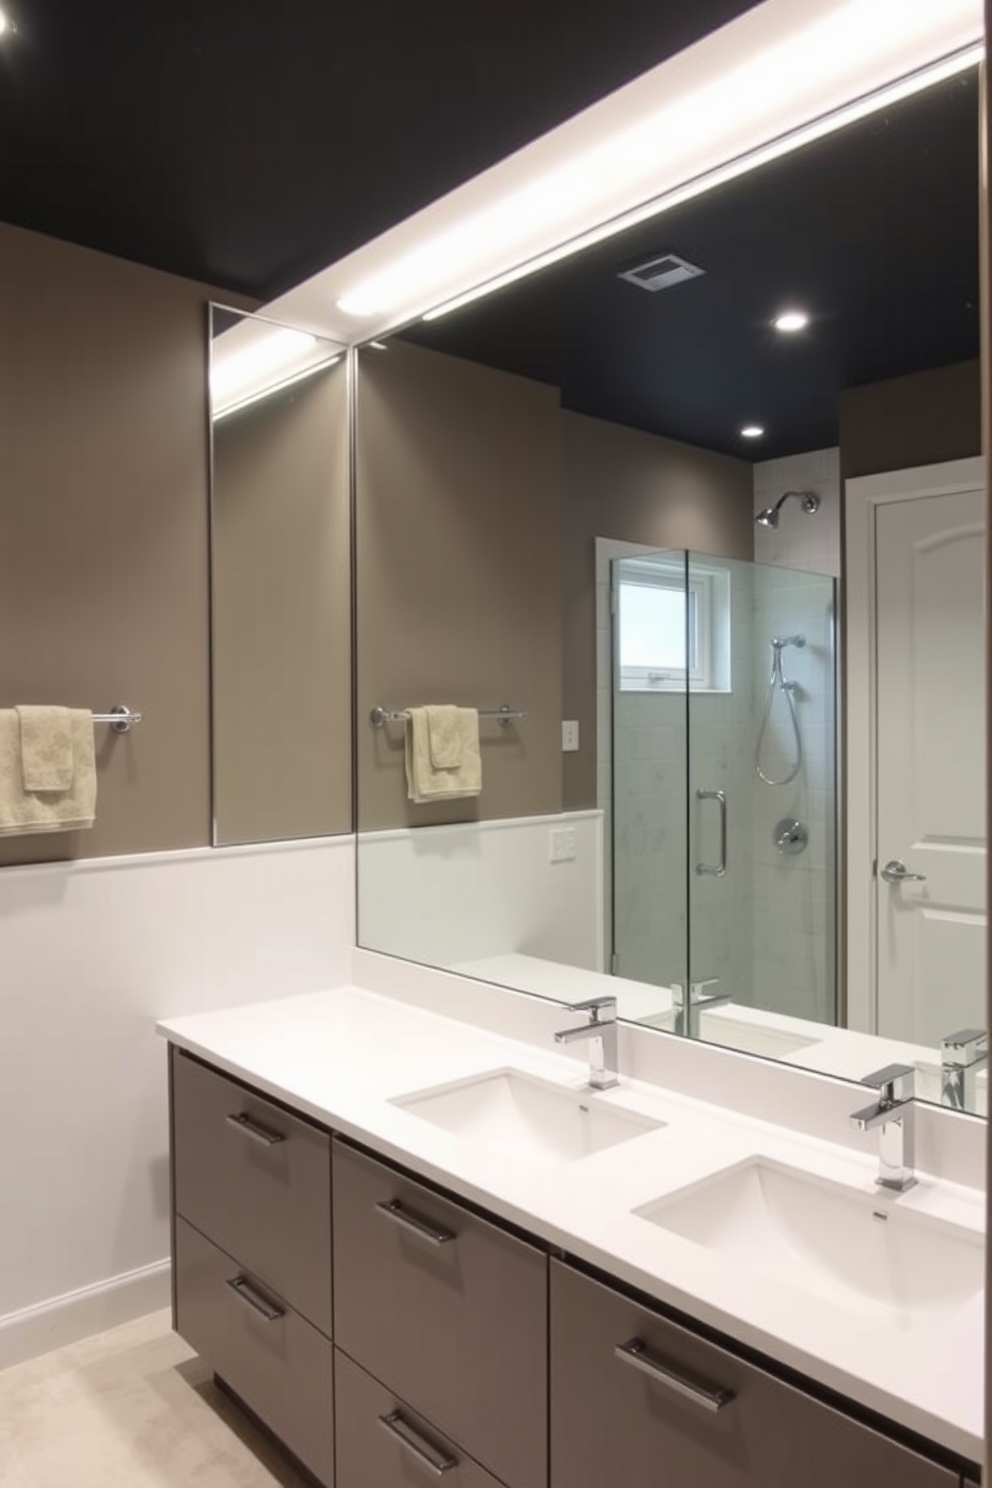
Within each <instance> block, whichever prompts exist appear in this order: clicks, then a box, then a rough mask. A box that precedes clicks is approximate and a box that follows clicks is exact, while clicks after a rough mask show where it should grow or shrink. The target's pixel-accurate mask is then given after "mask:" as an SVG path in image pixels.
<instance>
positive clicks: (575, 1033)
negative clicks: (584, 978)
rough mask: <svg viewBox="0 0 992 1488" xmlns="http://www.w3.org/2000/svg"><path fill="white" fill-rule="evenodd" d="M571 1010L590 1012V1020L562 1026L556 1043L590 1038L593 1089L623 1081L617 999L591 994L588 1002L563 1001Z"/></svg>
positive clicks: (608, 1086)
mask: <svg viewBox="0 0 992 1488" xmlns="http://www.w3.org/2000/svg"><path fill="white" fill-rule="evenodd" d="M564 1005H565V1007H567V1008H568V1011H569V1012H570V1013H588V1014H589V1022H588V1023H583V1024H582V1025H581V1026H580V1027H578V1028H563V1029H562V1030H561V1031H560V1032H559V1033H556V1034H555V1043H556V1044H574V1043H576V1042H577V1041H578V1040H579V1039H588V1040H589V1084H590V1085H591V1086H592V1088H593V1090H609V1089H611V1088H612V1086H614V1085H619V1084H620V1077H619V1075H618V1074H617V1000H616V998H615V997H590V998H589V999H588V1001H586V1002H567V1003H565V1004H564Z"/></svg>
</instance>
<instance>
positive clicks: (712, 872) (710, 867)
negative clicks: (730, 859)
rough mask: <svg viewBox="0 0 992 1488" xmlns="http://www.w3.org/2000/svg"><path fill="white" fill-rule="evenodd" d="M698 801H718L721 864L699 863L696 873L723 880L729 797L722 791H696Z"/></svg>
mask: <svg viewBox="0 0 992 1488" xmlns="http://www.w3.org/2000/svg"><path fill="white" fill-rule="evenodd" d="M696 799H697V800H698V801H716V802H717V803H718V804H719V807H720V861H719V863H697V864H696V872H697V873H698V874H699V875H700V876H703V875H708V876H709V877H710V878H722V877H723V876H724V874H725V873H726V871H727V797H726V793H725V792H724V791H722V790H703V789H701V788H700V789H699V790H697V791H696Z"/></svg>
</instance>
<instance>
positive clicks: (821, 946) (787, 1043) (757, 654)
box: [609, 550, 838, 1056]
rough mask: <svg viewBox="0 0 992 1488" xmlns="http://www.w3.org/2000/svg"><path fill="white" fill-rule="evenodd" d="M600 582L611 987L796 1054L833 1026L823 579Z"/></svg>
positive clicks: (779, 573) (706, 563)
mask: <svg viewBox="0 0 992 1488" xmlns="http://www.w3.org/2000/svg"><path fill="white" fill-rule="evenodd" d="M611 569H612V572H611V612H612V630H613V635H612V658H613V660H612V673H613V675H612V728H611V744H612V750H611V758H612V791H611V800H610V813H609V814H610V818H611V820H610V823H609V832H610V838H611V840H612V869H611V894H612V914H611V916H610V929H611V932H612V952H613V959H612V968H613V971H614V973H615V974H616V975H617V976H619V977H622V978H624V979H625V982H624V985H625V987H626V985H627V981H628V980H629V981H630V982H634V983H642V984H645V992H647V988H648V987H650V988H652V989H654V991H653V993H652V994H649V995H647V996H645V997H644V999H643V1008H644V1011H643V1014H642V1015H641V1016H642V1019H643V1021H645V1022H649V1023H652V1024H654V1025H656V1026H659V1027H663V1028H670V1029H673V1030H674V1031H676V1032H680V1033H683V1034H686V1035H689V1036H694V1037H703V1038H706V1039H709V1040H711V1041H714V1042H719V1043H727V1044H732V1045H733V1046H734V1047H737V1048H742V1047H743V1048H749V1049H751V1050H752V1051H753V1052H756V1053H767V1054H771V1055H780V1056H784V1055H786V1054H788V1053H790V1052H796V1051H798V1050H799V1049H801V1048H802V1047H803V1046H804V1045H805V1044H807V1043H813V1042H814V1041H815V1040H816V1032H815V1025H816V1024H823V1023H836V1022H837V1020H838V999H837V967H836V914H837V888H836V885H837V872H836V867H837V841H836V823H837V809H836V803H837V760H836V730H837V711H836V696H837V687H836V677H837V668H836V641H835V583H834V580H833V579H832V578H829V577H825V576H823V575H821V574H814V573H808V572H805V571H799V570H794V569H787V568H783V567H780V566H772V565H767V564H756V563H748V562H741V561H735V560H729V559H723V558H715V557H709V556H706V555H704V554H698V553H693V552H687V551H685V550H670V551H658V552H650V551H644V552H643V553H638V554H636V556H635V555H632V556H630V557H624V558H620V559H615V560H614V561H613V563H612V565H611ZM626 1000H627V999H626V998H625V1001H626ZM636 1015H637V1014H636V1013H635V1016H636ZM807 1035H808V1036H807Z"/></svg>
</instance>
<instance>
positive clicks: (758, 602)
mask: <svg viewBox="0 0 992 1488" xmlns="http://www.w3.org/2000/svg"><path fill="white" fill-rule="evenodd" d="M807 520H809V521H812V520H813V519H812V518H810V519H807ZM757 573H758V581H757V582H756V585H755V606H754V622H755V641H756V650H755V669H754V697H755V710H756V723H755V732H754V741H755V748H756V747H757V741H758V731H759V729H760V723H761V716H762V711H763V708H764V704H765V699H766V696H767V688H768V675H769V671H770V663H771V653H770V647H769V642H770V640H771V637H772V636H773V635H776V634H777V635H783V634H786V635H788V634H795V633H802V634H803V635H805V637H806V645H805V647H803V648H802V649H799V648H796V647H789V648H787V649H786V650H785V651H784V653H783V663H784V666H785V669H786V676H787V677H788V678H789V679H790V680H795V681H796V682H797V683H798V684H799V686H798V690H797V693H796V707H797V713H798V717H799V727H800V734H801V737H802V744H803V766H802V769H801V770H800V771H799V774H798V775H797V777H796V779H795V780H794V781H792V782H791V783H789V784H787V785H781V786H768V785H765V784H764V783H763V782H762V781H761V780H759V778H758V776H757V771H756V770H755V771H754V774H753V777H752V796H753V826H754V831H753V869H752V873H753V885H754V895H753V902H752V913H753V926H752V929H753V967H754V978H755V999H756V1001H757V1003H758V1004H759V1005H760V1006H762V1007H766V1008H769V1009H771V1010H773V1011H776V1012H783V1013H790V1014H793V1015H795V1016H798V1017H806V1018H813V1019H815V1020H817V1021H819V1022H833V1020H834V1016H835V1008H834V985H835V899H834V891H835V854H836V843H835V807H834V802H835V790H836V785H835V764H836V699H835V663H834V615H833V595H832V592H831V586H829V585H827V584H826V583H825V582H824V580H822V579H820V578H819V577H813V576H810V577H809V578H807V577H805V576H804V575H802V574H799V575H797V574H795V573H792V572H788V571H783V572H782V574H781V575H779V574H777V573H775V572H774V570H773V569H771V568H765V569H762V570H758V571H757ZM794 748H795V740H794V736H793V733H792V727H791V722H790V721H789V717H788V713H787V704H786V703H785V699H784V698H783V697H782V696H781V695H777V696H776V700H775V704H774V708H773V713H772V718H771V722H770V725H769V727H768V729H767V731H766V736H765V740H764V744H763V747H762V752H761V761H762V767H763V769H764V770H765V773H766V774H770V775H771V776H772V778H776V777H777V776H778V775H781V774H785V773H787V772H788V766H789V765H790V764H791V763H792V762H793V760H794ZM784 817H794V818H797V819H798V820H800V821H801V822H803V823H804V825H805V826H806V828H807V830H808V832H809V843H808V846H807V847H806V849H805V850H804V851H803V852H802V853H801V854H799V855H798V856H795V857H789V856H786V855H783V854H782V853H780V852H779V851H778V849H777V848H776V847H775V842H774V836H775V827H776V824H777V822H778V821H779V820H781V819H782V818H784Z"/></svg>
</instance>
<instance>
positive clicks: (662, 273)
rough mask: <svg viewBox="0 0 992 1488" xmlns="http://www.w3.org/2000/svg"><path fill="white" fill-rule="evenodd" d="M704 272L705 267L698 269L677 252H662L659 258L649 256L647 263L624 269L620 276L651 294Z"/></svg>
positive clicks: (694, 277) (697, 276)
mask: <svg viewBox="0 0 992 1488" xmlns="http://www.w3.org/2000/svg"><path fill="white" fill-rule="evenodd" d="M705 273H706V270H705V269H699V268H697V267H696V265H695V264H691V263H688V262H687V261H686V260H685V259H684V258H679V256H678V254H677V253H663V254H662V255H661V257H660V258H651V259H649V260H648V262H647V263H642V264H638V265H637V267H636V268H634V269H627V270H625V272H624V273H622V274H621V275H620V278H621V279H626V280H627V282H628V283H629V284H636V285H637V287H638V289H647V290H649V291H650V292H651V294H656V293H657V291H658V290H659V289H672V288H674V286H675V285H676V284H684V283H685V281H686V280H687V279H698V278H699V277H700V275H701V274H705Z"/></svg>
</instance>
